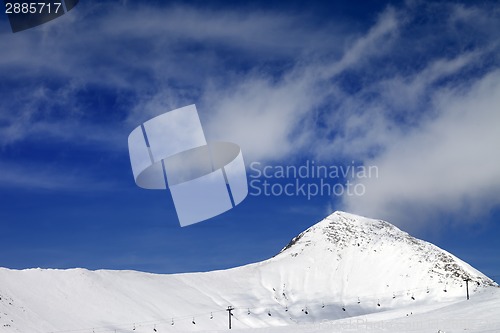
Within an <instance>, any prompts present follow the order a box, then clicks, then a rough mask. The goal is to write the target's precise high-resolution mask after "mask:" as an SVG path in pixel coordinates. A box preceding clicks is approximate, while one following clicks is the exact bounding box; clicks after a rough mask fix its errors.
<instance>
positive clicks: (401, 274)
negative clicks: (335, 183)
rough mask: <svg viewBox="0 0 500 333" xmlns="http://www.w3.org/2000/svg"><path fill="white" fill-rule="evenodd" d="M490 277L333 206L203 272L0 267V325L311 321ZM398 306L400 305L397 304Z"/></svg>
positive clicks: (128, 327) (420, 298) (102, 327)
mask: <svg viewBox="0 0 500 333" xmlns="http://www.w3.org/2000/svg"><path fill="white" fill-rule="evenodd" d="M464 279H469V280H470V282H469V292H470V294H471V297H472V298H474V297H476V294H477V293H482V292H483V293H484V292H485V291H487V290H491V289H492V288H490V287H496V286H497V285H496V284H495V283H494V282H493V281H492V280H491V279H489V278H488V277H486V276H485V275H483V274H482V273H481V272H479V271H477V270H476V269H474V268H472V267H471V266H470V265H468V264H467V263H465V262H463V261H461V260H460V259H458V258H456V257H455V256H453V255H452V254H450V253H448V252H446V251H444V250H442V249H440V248H438V247H436V246H434V245H432V244H430V243H427V242H424V241H422V240H418V239H415V238H413V237H411V236H410V235H408V234H407V233H405V232H403V231H401V230H399V229H398V228H396V227H395V226H393V225H391V224H390V223H387V222H384V221H380V220H373V219H368V218H364V217H360V216H356V215H352V214H348V213H344V212H335V213H333V214H332V215H330V216H328V217H327V218H325V219H324V220H322V221H320V222H319V223H317V224H316V225H314V226H312V227H311V228H309V229H307V230H306V231H304V232H303V233H301V234H300V235H298V236H297V237H295V238H294V239H293V240H292V241H291V242H290V243H289V244H288V245H287V246H286V247H285V248H284V249H283V250H282V251H281V252H280V253H279V254H277V255H276V256H275V257H273V258H271V259H269V260H266V261H263V262H259V263H255V264H251V265H246V266H242V267H237V268H233V269H229V270H221V271H213V272H207V273H189V274H172V275H162V274H150V273H141V272H135V271H109V270H99V271H88V270H85V269H70V270H51V269H28V270H9V269H0V332H69V331H78V332H114V331H115V330H116V332H154V330H156V331H157V332H164V331H167V332H174V331H205V332H206V331H210V330H225V329H227V325H228V312H227V311H226V310H227V307H228V306H232V307H234V310H232V313H233V316H232V325H233V328H236V329H237V328H259V327H277V326H287V325H293V326H294V327H296V326H297V325H298V324H299V325H300V324H307V323H319V322H322V321H325V320H334V319H342V318H348V317H352V316H360V315H366V314H371V313H376V312H386V311H393V310H395V309H397V310H401V309H408V311H407V312H408V313H407V314H410V315H411V314H412V310H411V309H413V308H414V307H415V306H419V305H421V306H435V305H436V304H445V303H446V302H450V301H456V300H458V299H465V297H466V289H465V286H466V284H465V282H464ZM403 311H404V310H403Z"/></svg>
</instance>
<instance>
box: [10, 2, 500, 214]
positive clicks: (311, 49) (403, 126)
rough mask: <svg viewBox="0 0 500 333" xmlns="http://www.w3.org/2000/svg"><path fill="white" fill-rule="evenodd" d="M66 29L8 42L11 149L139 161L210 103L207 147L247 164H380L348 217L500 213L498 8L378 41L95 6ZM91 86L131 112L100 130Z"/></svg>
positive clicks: (408, 11)
mask: <svg viewBox="0 0 500 333" xmlns="http://www.w3.org/2000/svg"><path fill="white" fill-rule="evenodd" d="M95 6H96V7H95ZM426 6H429V7H426ZM419 10H427V14H426V20H423V21H422V20H420V19H419V18H421V17H422V13H421V12H419ZM96 13H99V15H96ZM431 13H439V14H432V15H431ZM124 17H126V19H124ZM56 21H57V22H56ZM56 21H54V22H53V23H51V24H47V25H44V26H42V27H40V28H39V29H34V30H31V31H27V32H25V33H23V34H12V35H9V36H5V38H2V39H1V40H0V48H1V49H2V50H3V53H2V57H1V58H0V73H1V74H2V78H3V80H4V81H5V82H7V81H8V82H16V81H17V82H19V80H22V81H23V82H25V83H26V84H23V85H20V86H17V87H13V88H12V89H11V90H9V91H8V94H9V96H8V97H9V98H2V101H1V102H0V146H5V145H13V144H16V143H17V142H19V141H22V140H38V139H40V138H44V139H46V138H49V139H50V138H52V139H53V140H55V141H67V142H71V143H72V144H74V145H78V144H81V143H87V144H88V143H90V144H95V145H98V146H99V149H107V150H111V149H120V150H122V151H123V152H124V153H126V137H127V135H128V133H129V132H130V130H132V129H133V128H135V127H136V126H137V125H138V124H140V123H142V122H144V121H145V120H147V119H150V118H151V117H153V116H156V115H159V114H161V113H164V112H166V111H168V110H171V109H174V108H178V107H182V106H185V105H188V104H193V103H196V104H197V106H198V110H199V113H200V117H201V120H202V123H203V125H204V127H205V131H206V135H207V138H208V139H209V140H216V139H220V140H227V141H232V142H235V143H238V144H239V145H240V146H241V147H242V150H243V155H244V157H245V160H246V161H247V163H249V162H251V161H253V160H260V161H284V160H289V159H292V158H294V157H296V156H300V157H304V156H309V157H314V158H318V159H322V160H326V161H328V160H338V159H345V160H351V159H354V160H356V161H362V162H365V163H366V164H375V165H377V166H378V167H379V171H380V179H378V180H370V181H368V182H366V186H367V191H368V193H367V195H366V196H364V197H362V198H350V197H347V198H344V202H343V206H344V209H347V210H353V211H356V212H360V213H363V214H367V215H371V216H376V217H385V218H390V219H394V221H395V222H398V221H399V222H400V223H410V222H411V221H413V217H415V219H421V220H425V216H426V215H427V214H428V215H429V216H430V215H432V214H440V213H442V212H443V213H447V212H460V213H464V215H463V216H468V217H467V219H468V220H469V221H470V220H471V219H472V218H473V217H475V216H480V213H481V212H484V211H487V210H488V209H490V208H492V207H494V206H495V205H497V204H498V202H497V200H496V199H495V198H498V197H500V196H499V195H498V194H499V193H498V179H500V175H499V174H498V171H497V170H500V166H499V161H498V159H497V158H496V156H497V155H498V154H495V148H496V147H495V142H500V140H498V139H499V138H498V134H497V132H499V131H498V130H497V128H499V125H498V124H499V119H498V112H497V111H496V110H498V108H496V109H495V106H496V105H500V103H499V100H498V97H496V96H499V95H500V94H499V92H498V86H499V85H498V82H499V81H500V79H499V75H498V73H497V72H496V71H495V70H496V69H497V68H498V62H499V60H500V59H499V56H498V55H499V54H500V52H498V49H499V42H498V30H499V29H500V26H499V23H498V22H500V20H499V19H498V11H495V10H491V7H489V6H488V5H484V7H481V5H468V6H464V5H456V4H453V3H432V4H428V5H427V4H425V3H423V2H419V1H414V2H413V1H409V2H407V3H405V4H404V5H401V6H400V7H397V8H392V7H389V8H387V9H386V10H385V11H383V12H382V13H381V14H380V15H379V16H378V17H377V18H376V21H375V22H374V24H373V26H372V27H368V28H366V29H365V31H359V30H350V31H346V30H345V29H344V28H345V25H344V22H340V23H338V24H337V23H331V24H329V25H328V26H327V25H322V26H320V25H318V24H316V23H315V22H313V21H312V20H311V18H308V17H306V16H298V15H291V14H288V13H272V12H259V11H251V10H249V11H238V10H226V11H214V10H208V9H206V10H199V9H195V8H192V7H186V6H177V7H163V8H151V7H148V6H144V5H138V6H135V7H134V8H129V7H128V5H126V4H125V5H123V6H121V7H120V6H117V5H109V4H97V5H93V6H90V5H88V6H84V5H83V4H82V6H79V7H78V10H74V11H72V14H70V15H65V16H64V17H63V18H61V19H59V20H56ZM305 22H307V23H305ZM56 23H57V24H56ZM341 27H342V29H341ZM340 31H342V32H340ZM76 32H78V33H76ZM3 37H4V36H3ZM34 54H35V55H36V56H33V55H34ZM47 59H50V61H47ZM89 88H97V90H99V89H101V88H102V89H110V90H111V93H113V92H117V94H119V95H120V94H121V95H122V96H125V97H124V98H123V100H122V101H120V100H118V101H117V102H116V103H117V105H114V106H113V107H116V109H119V110H120V112H122V114H119V115H117V116H116V117H115V118H113V121H106V122H105V121H95V120H92V119H93V118H92V117H89V114H91V115H92V116H96V115H95V114H93V113H92V112H95V110H88V109H87V108H86V106H85V105H81V104H80V103H79V102H78V101H79V99H78V98H79V95H80V94H81V93H82V92H85V91H86V90H87V89H89ZM2 96H3V97H5V95H2ZM110 112H118V111H116V110H110ZM95 118H96V119H99V117H98V116H96V117H95ZM497 150H498V149H497ZM389 212H391V213H390V214H389ZM408 212H411V213H412V214H408ZM422 212H426V214H424V213H422ZM405 213H406V214H405ZM389 215H390V216H389ZM409 215H411V216H412V217H407V216H409ZM424 215H425V216H424ZM417 217H418V218H417Z"/></svg>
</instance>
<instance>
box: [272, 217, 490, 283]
mask: <svg viewBox="0 0 500 333" xmlns="http://www.w3.org/2000/svg"><path fill="white" fill-rule="evenodd" d="M395 254H398V255H397V256H395ZM283 256H291V257H298V256H306V257H314V258H318V257H325V256H328V258H330V259H332V260H335V261H337V262H342V261H345V260H351V261H356V262H359V263H364V264H368V263H369V264H370V265H373V266H374V267H375V268H376V267H377V264H379V263H380V264H381V265H383V263H385V262H387V261H391V264H392V265H395V266H398V267H400V269H401V272H411V271H417V270H421V272H426V274H427V277H425V276H422V277H421V278H423V279H424V278H428V279H436V280H437V281H439V282H442V283H445V284H446V283H451V281H453V283H458V284H462V282H463V280H464V279H471V280H472V281H475V282H476V283H478V284H481V285H496V284H495V283H494V282H493V281H492V280H491V279H489V278H488V277H486V276H485V275H483V274H482V273H480V272H479V271H477V270H476V269H474V268H472V267H471V266H470V265H468V264H467V263H465V262H463V261H462V260H460V259H458V258H457V257H455V256H453V255H452V254H450V253H448V252H447V251H445V250H443V249H441V248H439V247H437V246H435V245H433V244H431V243H428V242H426V241H423V240H420V239H417V238H415V237H413V236H411V235H409V234H408V233H406V232H404V231H402V230H400V229H399V228H397V227H396V226H394V225H392V224H391V223H389V222H386V221H383V220H376V219H370V218H366V217H362V216H359V215H355V214H351V213H347V212H342V211H336V212H334V213H333V214H331V215H329V216H327V217H326V218H324V219H323V220H321V221H320V222H318V223H316V224H315V225H313V226H312V227H310V228H308V229H307V230H305V231H304V232H302V233H300V234H299V235H298V236H297V237H295V238H293V239H292V240H291V241H290V242H289V243H288V245H287V246H285V247H284V248H283V249H282V250H281V251H280V253H279V254H278V255H277V257H283ZM401 274H403V273H401ZM404 274H407V275H408V274H409V273H404Z"/></svg>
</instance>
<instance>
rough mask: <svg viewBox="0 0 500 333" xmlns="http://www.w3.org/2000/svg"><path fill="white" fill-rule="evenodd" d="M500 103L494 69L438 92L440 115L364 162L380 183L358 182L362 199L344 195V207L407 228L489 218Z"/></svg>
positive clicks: (498, 174) (496, 194) (499, 200)
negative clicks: (444, 217)
mask: <svg viewBox="0 0 500 333" xmlns="http://www.w3.org/2000/svg"><path fill="white" fill-rule="evenodd" d="M499 105H500V71H495V72H492V73H489V74H487V75H485V76H484V77H481V78H480V79H479V80H477V82H475V83H474V84H472V85H471V86H469V85H466V86H463V85H462V86H458V87H456V88H453V89H445V90H442V91H438V92H436V93H435V94H434V95H433V101H432V107H433V109H434V110H436V113H437V114H438V116H437V117H436V118H434V119H431V120H429V121H428V122H427V123H426V124H425V125H423V126H421V127H420V128H418V129H417V130H415V131H413V132H412V133H409V134H408V135H405V134H399V135H398V136H395V137H393V138H392V139H393V142H392V143H390V144H387V146H386V148H385V152H384V153H383V154H381V155H379V156H377V157H376V158H374V159H371V160H367V161H366V163H367V164H369V165H376V166H377V167H378V169H379V176H380V177H379V178H378V179H367V180H362V181H361V183H363V184H364V185H365V187H366V194H365V195H364V196H361V197H354V196H352V197H345V198H344V202H343V205H344V207H345V209H347V210H349V211H353V212H357V213H361V214H365V215H368V216H374V217H378V218H385V219H389V220H391V221H395V222H397V223H400V224H404V225H405V227H407V228H410V229H411V228H418V227H422V226H426V221H428V223H431V221H435V220H434V218H435V217H436V216H439V215H440V214H448V215H449V214H451V215H452V216H453V218H454V219H455V220H456V221H457V223H463V222H469V223H470V222H473V221H474V220H477V219H480V218H482V217H484V216H487V215H488V214H489V211H490V209H492V208H494V207H495V206H498V205H500V154H498V149H499V143H500V131H499V128H500V112H499V109H498V106H499ZM476 222H477V221H476ZM415 224H418V225H415Z"/></svg>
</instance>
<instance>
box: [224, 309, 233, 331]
mask: <svg viewBox="0 0 500 333" xmlns="http://www.w3.org/2000/svg"><path fill="white" fill-rule="evenodd" d="M233 310H234V308H233V307H232V306H231V305H230V306H228V307H227V310H226V311H227V312H228V317H229V329H231V317H232V316H233V313H232V312H231V311H233Z"/></svg>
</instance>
